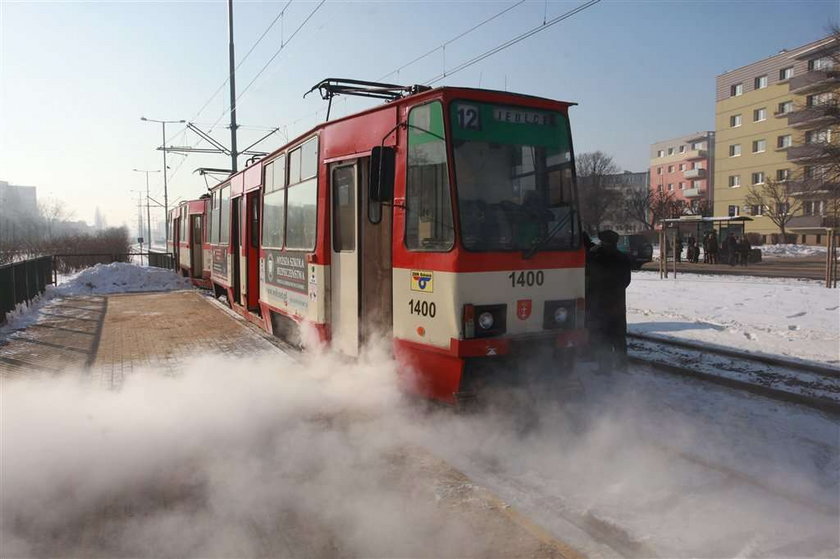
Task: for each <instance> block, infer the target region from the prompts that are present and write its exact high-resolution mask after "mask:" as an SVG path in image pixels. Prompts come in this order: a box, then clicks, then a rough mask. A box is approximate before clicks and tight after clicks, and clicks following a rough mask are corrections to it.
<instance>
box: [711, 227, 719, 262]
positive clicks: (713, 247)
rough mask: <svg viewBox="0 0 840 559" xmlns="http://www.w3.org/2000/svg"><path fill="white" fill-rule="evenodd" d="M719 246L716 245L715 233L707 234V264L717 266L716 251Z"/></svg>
mask: <svg viewBox="0 0 840 559" xmlns="http://www.w3.org/2000/svg"><path fill="white" fill-rule="evenodd" d="M719 249H720V246H719V245H718V238H717V233H716V232H715V231H714V230H712V232H711V233H709V263H710V264H717V263H718V250H719Z"/></svg>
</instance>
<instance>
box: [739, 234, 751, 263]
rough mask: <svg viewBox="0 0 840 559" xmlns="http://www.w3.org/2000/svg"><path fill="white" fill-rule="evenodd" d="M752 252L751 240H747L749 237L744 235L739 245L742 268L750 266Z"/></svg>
mask: <svg viewBox="0 0 840 559" xmlns="http://www.w3.org/2000/svg"><path fill="white" fill-rule="evenodd" d="M751 251H752V245H751V244H750V240H749V239H747V236H746V235H744V236H743V237H741V242H740V243H738V252H739V253H740V254H739V258H740V259H741V266H749V264H750V252H751Z"/></svg>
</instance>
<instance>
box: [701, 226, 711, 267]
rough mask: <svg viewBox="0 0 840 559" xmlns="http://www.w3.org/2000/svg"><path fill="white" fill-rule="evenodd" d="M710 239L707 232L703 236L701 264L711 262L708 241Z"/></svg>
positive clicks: (709, 234)
mask: <svg viewBox="0 0 840 559" xmlns="http://www.w3.org/2000/svg"><path fill="white" fill-rule="evenodd" d="M711 237H712V234H711V233H709V232H706V234H705V235H703V264H709V263H711V260H710V259H709V239H711Z"/></svg>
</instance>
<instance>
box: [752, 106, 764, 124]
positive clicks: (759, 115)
mask: <svg viewBox="0 0 840 559" xmlns="http://www.w3.org/2000/svg"><path fill="white" fill-rule="evenodd" d="M762 120H767V109H766V108H765V107H762V108H760V109H756V110H754V111H753V122H761V121H762Z"/></svg>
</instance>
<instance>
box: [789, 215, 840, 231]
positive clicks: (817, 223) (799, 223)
mask: <svg viewBox="0 0 840 559" xmlns="http://www.w3.org/2000/svg"><path fill="white" fill-rule="evenodd" d="M837 221H838V220H837V218H836V217H834V216H830V215H798V216H796V217H792V218H790V221H788V223H787V228H788V229H810V228H816V227H837Z"/></svg>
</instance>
